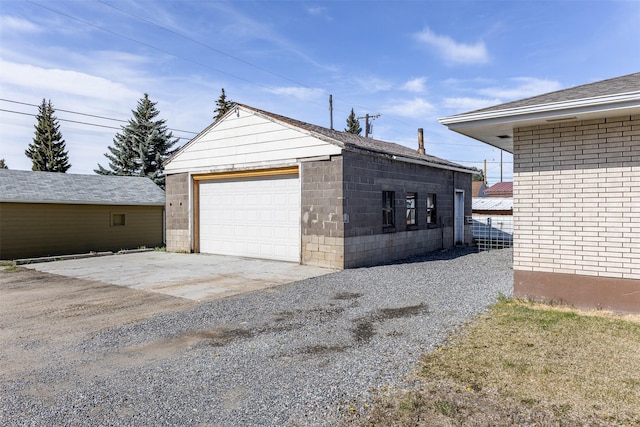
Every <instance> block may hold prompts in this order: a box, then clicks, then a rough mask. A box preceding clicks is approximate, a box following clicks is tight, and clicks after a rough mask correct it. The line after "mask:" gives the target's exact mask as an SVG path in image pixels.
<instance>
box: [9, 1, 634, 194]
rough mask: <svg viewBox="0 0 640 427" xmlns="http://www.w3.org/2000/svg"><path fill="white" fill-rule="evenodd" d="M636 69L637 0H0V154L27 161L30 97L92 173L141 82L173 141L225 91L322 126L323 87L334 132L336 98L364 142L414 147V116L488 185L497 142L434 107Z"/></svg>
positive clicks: (433, 140) (494, 171) (339, 120)
mask: <svg viewBox="0 0 640 427" xmlns="http://www.w3.org/2000/svg"><path fill="white" fill-rule="evenodd" d="M639 70H640V1H638V0H633V1H589V0H582V1H581V0H572V1H551V0H547V1H534V2H531V1H517V0H512V1H456V0H451V1H341V0H334V1H294V0H291V1H244V0H236V1H204V0H186V1H185V0H175V1H146V0H130V1H122V0H78V1H74V0H53V1H50V0H49V1H47V0H28V1H26V0H0V98H1V99H2V100H1V101H0V109H1V110H2V111H0V158H4V159H5V161H6V163H7V164H8V166H9V168H11V169H23V170H29V169H31V162H30V160H29V159H28V158H27V157H26V156H25V155H24V150H25V149H26V148H27V145H28V144H29V143H30V142H31V141H32V138H33V132H34V129H33V125H34V124H35V118H34V116H35V114H36V113H37V108H36V107H35V106H33V105H37V104H39V103H40V102H41V100H42V99H43V98H46V99H50V100H51V101H52V103H53V106H54V108H55V109H56V115H57V117H58V119H59V123H60V126H61V131H62V134H63V137H64V139H65V141H66V144H67V149H68V151H69V155H70V160H71V164H72V168H71V169H70V170H69V173H93V170H94V169H95V168H96V166H97V164H98V163H101V164H103V165H105V166H106V165H107V161H106V160H107V159H106V158H105V157H104V153H105V152H107V147H108V146H109V145H111V144H112V139H113V137H114V135H115V133H116V132H118V128H119V127H120V126H121V125H122V124H123V123H122V122H119V121H117V120H128V119H129V118H130V117H131V110H132V109H134V108H135V107H136V103H137V101H138V100H139V99H140V98H141V97H142V95H143V94H144V93H145V92H146V93H148V94H149V96H150V98H151V99H152V100H153V101H157V102H158V104H157V107H158V109H159V110H160V112H161V118H164V119H166V120H167V125H168V126H169V128H171V129H175V130H176V131H174V135H175V136H179V137H181V138H182V139H181V142H180V143H181V144H182V143H185V142H186V141H188V139H189V138H190V137H192V136H193V135H194V133H197V132H199V131H201V130H202V129H204V128H205V127H206V126H208V125H209V124H210V123H211V121H212V115H213V110H214V108H215V100H216V99H217V98H218V96H219V94H220V89H221V88H225V91H226V93H227V95H228V97H229V98H230V99H232V100H234V101H237V102H241V103H244V104H248V105H250V106H253V107H256V108H260V109H263V110H268V111H271V112H273V113H277V114H282V115H285V116H289V117H292V118H295V119H299V120H303V121H307V122H310V123H314V124H318V125H322V126H326V127H329V120H330V118H329V108H328V98H329V94H332V95H333V100H334V116H333V117H334V127H335V128H336V129H340V130H342V129H344V127H345V120H346V118H347V116H348V114H349V111H350V110H351V108H354V109H355V112H356V114H358V116H364V115H365V114H367V113H368V114H380V117H379V118H378V119H376V120H375V121H374V122H373V137H375V138H377V139H382V140H386V141H392V142H397V143H400V144H403V145H407V146H410V147H416V145H417V128H419V127H422V128H424V133H425V141H426V149H427V152H428V153H429V154H432V155H435V156H438V157H441V158H444V159H447V160H451V161H455V162H458V163H461V164H464V165H467V166H475V167H482V165H483V161H484V160H485V159H486V160H487V162H488V179H489V183H490V184H491V183H495V182H498V181H499V180H500V163H499V161H500V151H499V150H498V149H495V148H492V147H490V146H488V145H485V144H483V143H480V142H476V141H474V140H471V139H469V138H466V137H463V136H461V135H458V134H455V133H453V132H451V131H449V130H448V129H447V128H446V127H444V126H442V125H440V124H439V123H438V120H437V119H438V118H440V117H445V116H449V115H453V114H457V113H463V112H468V111H471V110H474V109H478V108H482V107H486V106H490V105H495V104H498V103H502V102H507V101H510V100H514V99H521V98H524V97H528V96H533V95H537V94H540V93H545V92H550V91H553V90H558V89H563V88H567V87H571V86H575V85H579V84H584V83H590V82H593V81H597V80H602V79H606V78H611V77H616V76H620V75H624V74H629V73H633V72H637V71H639ZM77 113H82V114H77ZM110 119H116V120H110ZM78 122H83V123H78ZM96 125H97V126H96ZM114 128H115V129H114ZM190 132H191V133H190ZM511 162H512V157H511V155H510V154H508V153H504V155H503V168H502V171H503V172H502V173H503V180H505V181H508V180H511V177H512V163H511Z"/></svg>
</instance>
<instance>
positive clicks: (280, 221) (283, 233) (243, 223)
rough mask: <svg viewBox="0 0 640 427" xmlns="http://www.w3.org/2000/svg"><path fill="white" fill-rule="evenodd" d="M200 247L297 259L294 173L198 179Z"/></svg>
mask: <svg viewBox="0 0 640 427" xmlns="http://www.w3.org/2000/svg"><path fill="white" fill-rule="evenodd" d="M200 252H204V253H212V254H222V255H235V256H246V257H253V258H266V259H276V260H283V261H295V262H299V261H300V180H299V179H298V175H282V176H276V177H265V178H239V179H224V180H215V181H201V182H200Z"/></svg>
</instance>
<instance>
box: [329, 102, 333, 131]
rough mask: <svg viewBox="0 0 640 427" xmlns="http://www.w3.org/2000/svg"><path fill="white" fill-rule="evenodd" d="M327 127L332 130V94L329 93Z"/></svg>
mask: <svg viewBox="0 0 640 427" xmlns="http://www.w3.org/2000/svg"><path fill="white" fill-rule="evenodd" d="M329 123H330V125H331V126H330V127H329V129H332V130H333V95H329Z"/></svg>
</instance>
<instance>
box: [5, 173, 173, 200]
mask: <svg viewBox="0 0 640 427" xmlns="http://www.w3.org/2000/svg"><path fill="white" fill-rule="evenodd" d="M0 202H14V203H64V204H90V205H149V206H164V203H165V196H164V191H163V190H162V189H161V188H160V187H158V186H157V185H156V184H155V183H154V182H153V181H151V180H150V179H149V178H144V177H133V176H115V175H78V174H68V173H59V172H34V171H20V170H11V169H0Z"/></svg>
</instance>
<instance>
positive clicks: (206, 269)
mask: <svg viewBox="0 0 640 427" xmlns="http://www.w3.org/2000/svg"><path fill="white" fill-rule="evenodd" d="M23 267H27V268H32V269H34V270H38V271H42V272H46V273H53V274H59V275H62V276H69V277H76V278H81V279H87V280H97V281H101V282H105V283H110V284H113V285H118V286H127V287H130V288H134V289H141V290H147V291H151V292H159V293H162V294H166V295H172V296H176V297H181V298H188V299H192V300H197V301H206V300H211V299H216V298H221V297H225V296H229V295H235V294H240V293H244V292H250V291H253V290H257V289H265V288H270V287H273V286H278V285H283V284H286V283H291V282H296V281H299V280H304V279H308V278H311V277H316V276H322V275H324V274H328V273H332V272H333V271H334V270H330V269H326V268H320V267H313V266H307V265H300V264H296V263H291V262H283V261H270V260H261V259H251V258H240V257H231V256H222V255H209V254H177V253H168V252H138V253H128V254H117V255H109V256H101V257H91V258H83V259H70V260H63V261H53V262H45V263H37V264H28V265H24V266H23Z"/></svg>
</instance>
